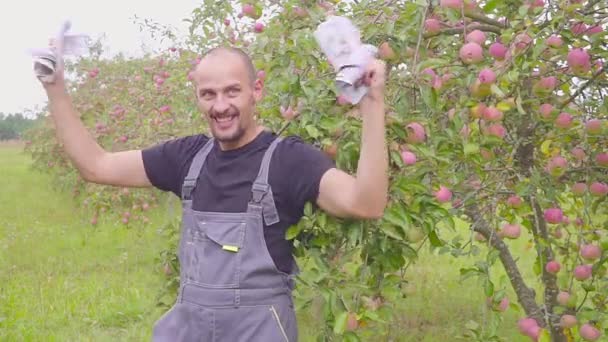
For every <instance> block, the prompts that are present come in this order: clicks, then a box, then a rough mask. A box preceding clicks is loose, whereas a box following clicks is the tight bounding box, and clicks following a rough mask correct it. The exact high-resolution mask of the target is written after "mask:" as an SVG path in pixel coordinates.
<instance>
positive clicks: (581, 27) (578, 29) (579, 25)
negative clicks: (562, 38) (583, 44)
mask: <svg viewBox="0 0 608 342" xmlns="http://www.w3.org/2000/svg"><path fill="white" fill-rule="evenodd" d="M570 30H571V31H572V33H574V34H575V35H580V34H583V33H584V32H585V31H586V30H587V24H585V23H583V22H580V21H579V22H576V23H574V24H573V25H572V26H571V28H570Z"/></svg>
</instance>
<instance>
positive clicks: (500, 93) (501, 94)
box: [490, 84, 505, 98]
mask: <svg viewBox="0 0 608 342" xmlns="http://www.w3.org/2000/svg"><path fill="white" fill-rule="evenodd" d="M490 89H491V90H492V94H494V95H496V96H498V97H499V98H504V97H505V93H504V92H503V91H502V90H500V88H498V86H497V85H496V84H492V85H491V86H490Z"/></svg>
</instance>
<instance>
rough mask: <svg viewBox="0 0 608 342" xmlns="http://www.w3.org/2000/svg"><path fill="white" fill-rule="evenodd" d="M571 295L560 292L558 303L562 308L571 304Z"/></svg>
mask: <svg viewBox="0 0 608 342" xmlns="http://www.w3.org/2000/svg"><path fill="white" fill-rule="evenodd" d="M570 297H571V296H570V293H569V292H566V291H560V292H559V293H558V294H557V302H558V303H559V305H561V306H568V305H569V304H572V303H570Z"/></svg>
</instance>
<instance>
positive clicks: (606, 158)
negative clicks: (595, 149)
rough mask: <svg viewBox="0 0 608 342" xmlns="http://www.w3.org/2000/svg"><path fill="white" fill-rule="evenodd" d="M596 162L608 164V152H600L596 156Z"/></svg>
mask: <svg viewBox="0 0 608 342" xmlns="http://www.w3.org/2000/svg"><path fill="white" fill-rule="evenodd" d="M595 162H596V163H597V165H599V166H608V153H606V152H603V153H598V154H597V155H596V156H595Z"/></svg>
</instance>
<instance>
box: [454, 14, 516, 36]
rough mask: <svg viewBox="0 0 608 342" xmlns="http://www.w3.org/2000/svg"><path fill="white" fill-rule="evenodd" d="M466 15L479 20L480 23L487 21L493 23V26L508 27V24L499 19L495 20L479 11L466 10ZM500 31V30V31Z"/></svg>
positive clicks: (486, 22)
mask: <svg viewBox="0 0 608 342" xmlns="http://www.w3.org/2000/svg"><path fill="white" fill-rule="evenodd" d="M464 16H465V17H467V18H470V19H473V20H476V21H479V22H480V23H485V24H488V25H492V26H496V27H498V28H503V29H504V28H507V25H506V24H503V23H501V22H499V21H498V20H494V19H492V18H490V17H486V16H485V15H483V14H481V13H479V12H471V11H467V10H465V11H464ZM499 33H500V31H499Z"/></svg>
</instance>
